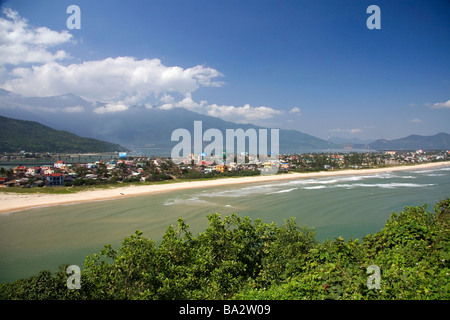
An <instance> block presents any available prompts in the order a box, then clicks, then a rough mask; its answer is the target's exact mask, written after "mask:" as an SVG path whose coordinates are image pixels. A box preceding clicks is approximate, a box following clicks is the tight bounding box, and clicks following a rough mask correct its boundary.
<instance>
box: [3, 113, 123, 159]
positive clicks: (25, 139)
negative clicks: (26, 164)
mask: <svg viewBox="0 0 450 320" xmlns="http://www.w3.org/2000/svg"><path fill="white" fill-rule="evenodd" d="M0 128H1V130H0V141H1V142H2V143H1V145H0V152H20V151H21V150H26V151H28V152H57V153H67V152H69V153H70V152H72V153H83V152H115V151H126V148H124V147H122V146H120V145H118V144H113V143H109V142H105V141H100V140H95V139H91V138H83V137H79V136H77V135H75V134H73V133H70V132H67V131H63V130H55V129H52V128H50V127H47V126H44V125H42V124H40V123H38V122H34V121H24V120H17V119H11V118H6V117H2V116H0Z"/></svg>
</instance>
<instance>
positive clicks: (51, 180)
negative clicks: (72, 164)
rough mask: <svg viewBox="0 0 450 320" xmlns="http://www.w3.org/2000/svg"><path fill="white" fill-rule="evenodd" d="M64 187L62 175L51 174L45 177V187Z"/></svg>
mask: <svg viewBox="0 0 450 320" xmlns="http://www.w3.org/2000/svg"><path fill="white" fill-rule="evenodd" d="M62 185H64V175H63V174H62V173H51V174H49V175H47V186H62Z"/></svg>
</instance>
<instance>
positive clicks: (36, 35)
mask: <svg viewBox="0 0 450 320" xmlns="http://www.w3.org/2000/svg"><path fill="white" fill-rule="evenodd" d="M3 14H4V16H5V17H4V18H3V17H0V61H1V62H0V74H1V75H2V77H1V80H0V87H2V88H4V89H6V90H9V91H12V92H14V93H18V94H21V95H24V96H36V97H45V96H58V95H64V94H66V93H68V92H71V93H73V94H75V95H77V96H80V97H82V98H84V99H86V100H88V101H90V102H92V103H93V105H94V109H93V112H95V113H97V114H106V113H117V112H125V111H127V110H128V109H129V107H130V106H131V105H133V104H143V105H145V107H146V108H147V109H150V108H153V107H154V106H153V105H152V104H150V103H149V102H150V101H152V103H154V101H159V102H160V105H159V106H157V107H158V108H161V109H165V110H169V109H172V108H185V109H188V110H191V111H195V112H198V113H201V114H206V115H209V116H213V117H218V118H222V119H224V120H228V121H233V122H238V123H252V122H257V121H260V120H264V119H270V118H272V117H275V116H277V115H282V114H287V113H286V112H282V111H279V110H276V109H273V108H271V107H266V106H256V107H255V106H250V105H249V104H244V105H243V106H240V107H238V106H232V105H218V104H210V103H208V102H207V101H204V100H203V101H200V102H197V101H195V100H194V99H193V98H192V93H193V92H195V91H196V90H197V89H199V88H200V87H220V86H222V85H223V82H221V81H219V80H218V78H220V77H223V74H222V73H220V72H219V71H217V70H216V69H213V68H210V67H207V66H203V65H196V66H193V67H190V68H182V67H179V66H166V65H164V64H163V63H162V62H161V60H159V59H141V60H138V59H136V58H134V57H129V56H123V57H115V58H113V57H109V58H105V59H103V60H94V61H84V62H81V63H71V64H70V63H68V62H67V60H66V61H64V62H65V63H64V64H63V63H62V62H61V61H60V60H63V59H66V58H68V57H69V55H68V54H67V53H66V52H65V51H63V50H58V51H56V52H52V51H51V49H52V48H54V47H55V46H57V45H61V44H65V43H68V42H70V41H72V35H71V34H70V33H68V32H67V31H66V30H65V31H62V32H57V31H54V30H50V29H48V28H46V27H37V28H36V27H33V26H30V25H29V24H28V22H27V20H26V19H24V18H21V17H20V16H19V14H18V13H17V12H16V11H13V10H10V9H5V10H4V11H3ZM6 65H9V66H8V68H9V69H10V70H6V68H5V66H6ZM96 101H101V102H102V103H101V104H100V105H98V106H96V104H95V102H96ZM155 107H156V106H155ZM46 111H48V112H51V111H52V110H46ZM62 111H64V112H68V113H77V112H82V111H84V108H83V107H82V106H74V107H68V108H65V109H64V110H62ZM288 113H291V114H297V115H299V114H300V109H299V108H297V107H294V108H292V109H291V110H290V111H289V112H288Z"/></svg>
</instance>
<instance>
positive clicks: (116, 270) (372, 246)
mask: <svg viewBox="0 0 450 320" xmlns="http://www.w3.org/2000/svg"><path fill="white" fill-rule="evenodd" d="M208 220H209V226H208V227H207V228H206V229H205V230H204V231H203V232H201V233H199V234H198V235H194V234H192V233H191V231H190V230H189V226H188V225H187V224H186V223H185V222H184V221H183V220H182V219H179V220H178V223H177V225H176V226H170V227H169V228H168V229H167V231H166V233H165V235H164V237H163V239H162V241H161V243H160V244H159V245H156V244H155V242H154V241H153V240H151V239H147V238H145V237H144V236H143V234H142V232H139V231H137V232H136V233H135V234H133V235H131V236H130V237H128V238H126V239H125V240H124V241H123V243H122V245H121V247H120V248H119V249H117V250H116V249H113V248H112V247H111V246H110V245H107V246H105V247H104V249H103V250H101V251H100V252H99V253H96V254H93V255H89V256H88V257H87V258H86V261H85V266H84V268H83V270H82V271H81V288H80V289H71V290H69V289H68V288H67V286H66V283H67V279H68V277H69V275H68V274H67V273H66V268H67V266H61V267H60V269H59V271H57V272H55V273H51V272H49V271H42V272H40V273H39V274H37V275H36V276H33V277H30V278H27V279H22V280H17V281H15V282H13V283H7V284H3V285H1V286H0V299H73V300H77V299H89V300H91V299H102V300H103V299H118V300H124V299H160V300H161V299H163V300H170V299H190V300H191V299H192V300H193V299H245V300H247V299H273V300H277V299H289V300H290V299H308V300H311V299H357V300H360V299H383V300H390V299H395V300H397V299H433V300H443V299H449V298H450V283H449V274H450V264H449V260H450V232H449V231H450V199H446V200H443V201H440V202H438V203H436V204H435V206H434V208H433V211H428V210H427V207H426V206H425V205H424V206H419V207H405V209H404V210H403V211H402V212H400V213H395V212H394V213H392V215H391V217H390V219H389V220H388V221H387V222H386V225H385V227H384V228H383V229H382V230H381V231H379V232H377V233H375V234H369V235H367V236H366V237H364V238H363V239H362V240H361V241H359V240H352V239H350V240H347V241H346V240H344V239H343V238H336V239H334V240H326V241H324V242H318V241H317V240H316V239H315V232H314V230H313V229H310V228H307V227H299V226H298V225H297V224H296V223H295V221H294V220H293V219H290V220H286V221H285V223H284V225H281V226H277V225H276V224H275V223H271V224H268V223H263V222H262V221H261V220H259V219H257V220H254V221H251V220H250V219H249V218H248V217H244V218H241V217H239V216H237V215H235V214H233V215H227V216H225V217H223V218H222V217H221V216H220V215H219V214H213V215H210V216H208ZM372 265H375V266H378V267H379V269H380V274H379V277H378V278H379V280H380V282H379V288H371V287H369V286H368V282H367V280H368V278H369V277H371V276H372V275H370V274H368V273H367V269H368V267H369V266H372Z"/></svg>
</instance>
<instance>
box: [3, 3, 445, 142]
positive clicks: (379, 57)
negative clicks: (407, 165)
mask: <svg viewBox="0 0 450 320" xmlns="http://www.w3.org/2000/svg"><path fill="white" fill-rule="evenodd" d="M72 4H75V5H78V6H79V7H80V9H81V29H80V30H69V29H67V27H66V20H67V18H68V17H69V15H70V14H67V13H66V9H67V7H68V6H69V5H72ZM372 4H375V5H378V6H379V7H380V9H381V29H379V30H376V29H375V30H369V29H368V28H367V27H366V20H367V18H368V17H369V16H370V14H367V13H366V9H367V7H368V6H369V5H372ZM2 7H3V8H8V9H12V11H9V15H8V13H5V12H3V13H2V15H1V17H2V19H3V22H4V23H7V22H9V24H7V25H8V27H7V28H8V29H7V30H9V32H10V33H9V34H8V37H7V38H5V37H6V36H5V34H4V33H3V34H2V37H4V39H0V40H2V43H3V48H1V47H0V49H1V50H2V52H0V59H2V60H3V62H2V61H1V60H0V62H2V65H1V66H0V67H1V69H0V70H1V73H0V87H2V88H5V89H7V90H11V91H15V92H17V93H20V94H23V95H30V96H33V95H41V96H45V95H58V94H64V93H66V91H69V90H70V91H71V92H73V93H74V94H77V95H80V96H82V97H83V98H86V99H88V100H92V101H95V100H98V101H106V102H109V103H110V105H111V108H109V109H102V110H103V111H105V110H106V111H107V112H126V111H127V109H128V106H129V105H131V104H133V103H137V104H147V105H148V106H149V107H150V106H152V107H162V108H167V109H170V108H174V107H185V108H188V109H190V110H193V111H196V112H200V113H205V114H209V115H213V116H218V117H221V118H223V119H225V120H231V121H236V122H251V123H255V124H259V125H264V126H268V127H278V128H288V129H296V130H299V131H302V132H306V133H309V134H312V135H315V136H318V137H321V138H326V137H327V136H328V135H330V136H342V137H357V138H361V139H379V138H388V139H393V138H400V137H404V136H407V135H409V134H413V133H415V134H422V135H432V134H436V133H438V132H442V131H445V132H450V130H449V125H448V123H450V121H449V120H450V19H449V18H450V2H449V1H395V0H390V1H377V0H375V1H373V0H372V1H334V0H326V1H300V0H292V1H286V0H278V1H275V0H273V1H265V0H259V1H256V0H240V1H236V0H223V1H222V0H220V1H219V0H209V1H207V0H202V1H200V0H180V1H174V0H164V1H163V0H158V1H152V0H145V1H143V0H141V1H137V0H130V1H117V0H108V1H101V0H96V1H92V0H90V1H78V0H77V1H76V0H71V1H65V0H51V1H42V0H40V1H29V0H27V1H24V0H14V1H3V5H2ZM11 12H15V15H13V14H12V13H11ZM5 21H6V22H5ZM5 25H6V24H3V27H2V28H4V29H6V27H5ZM40 27H46V29H39V28H40ZM17 29H19V30H21V31H22V32H23V34H25V35H26V36H24V37H23V38H22V39H25V38H26V39H27V40H17V39H16V38H14V37H12V33H11V32H13V31H14V30H17ZM0 30H1V29H0ZM24 30H25V31H24ZM3 31H4V30H3ZM52 32H53V34H52ZM47 36H48V37H51V38H52V39H55V40H54V41H53V42H52V41H50V40H42V41H40V42H38V41H37V40H33V39H32V38H33V37H35V38H37V37H41V38H42V39H48V37H47ZM5 43H7V46H5V45H4V44H5ZM0 44H1V43H0ZM19 44H20V46H19ZM24 48H25V49H24ZM14 50H17V51H14ZM20 50H22V51H23V50H28V51H29V52H33V53H34V54H33V55H31V54H28V55H26V54H25V53H24V52H22V51H20ZM58 50H59V53H58ZM13 57H14V58H13ZM120 57H122V58H123V59H119V58H120ZM108 59H109V60H108ZM120 72H123V74H124V77H123V78H124V79H129V82H131V83H133V85H128V83H127V84H124V83H121V82H120V81H119V80H117V78H116V77H120V76H121V74H120ZM147 74H150V75H151V76H150V77H148V76H147ZM102 77H103V79H102V80H100V79H101V78H102ZM88 84H90V85H88ZM92 84H94V85H92ZM95 84H97V85H95ZM108 92H118V93H117V94H116V95H109V96H108V95H107V93H108Z"/></svg>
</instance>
